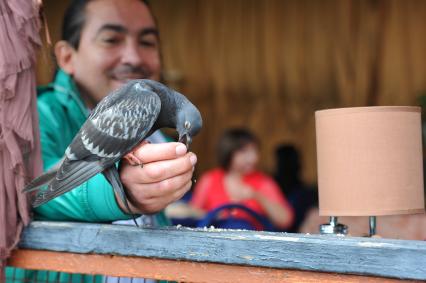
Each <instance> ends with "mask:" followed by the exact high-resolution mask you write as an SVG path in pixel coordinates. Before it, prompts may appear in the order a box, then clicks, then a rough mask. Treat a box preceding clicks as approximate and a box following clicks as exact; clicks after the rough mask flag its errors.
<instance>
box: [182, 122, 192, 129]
mask: <svg viewBox="0 0 426 283" xmlns="http://www.w3.org/2000/svg"><path fill="white" fill-rule="evenodd" d="M184 127H185V129H187V130H188V129H189V128H191V123H190V122H188V121H185V124H184Z"/></svg>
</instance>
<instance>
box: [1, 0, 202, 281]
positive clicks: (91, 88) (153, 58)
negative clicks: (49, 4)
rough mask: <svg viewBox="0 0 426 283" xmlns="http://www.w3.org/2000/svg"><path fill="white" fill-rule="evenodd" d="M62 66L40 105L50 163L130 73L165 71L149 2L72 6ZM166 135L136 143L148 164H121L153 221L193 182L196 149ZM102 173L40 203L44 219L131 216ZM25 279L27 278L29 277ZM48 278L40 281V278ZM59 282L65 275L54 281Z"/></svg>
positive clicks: (135, 203) (156, 75)
mask: <svg viewBox="0 0 426 283" xmlns="http://www.w3.org/2000/svg"><path fill="white" fill-rule="evenodd" d="M55 55H56V59H57V63H58V67H59V69H58V71H57V73H56V76H55V79H54V81H53V82H52V83H51V84H49V85H47V86H45V87H42V88H40V89H39V97H38V110H39V117H40V131H41V143H42V155H43V162H44V169H45V170H48V169H49V168H50V167H52V166H54V165H55V164H57V162H58V161H59V160H60V158H61V157H62V156H63V154H64V152H65V149H66V148H67V146H68V145H69V144H70V143H71V141H72V139H73V137H74V135H75V134H76V133H77V132H78V130H79V129H80V127H81V126H82V124H83V123H84V121H85V120H86V117H87V116H88V114H89V113H90V110H91V109H92V108H93V107H95V106H96V104H97V103H98V102H99V101H100V100H101V99H102V98H103V97H105V96H106V95H107V94H108V93H109V92H111V91H113V90H115V89H116V88H118V87H119V86H121V85H122V84H123V83H124V82H126V81H127V80H130V79H140V78H147V79H152V80H159V79H160V77H161V56H160V41H159V35H158V30H157V26H156V23H155V21H154V18H153V16H152V14H151V11H150V7H149V5H148V4H147V3H146V1H142V0H91V1H90V0H75V1H71V5H70V7H69V9H68V10H67V12H66V14H65V18H64V23H63V30H62V40H60V41H59V42H58V43H57V44H56V45H55ZM155 140H157V141H161V140H164V138H163V137H162V136H161V134H159V133H157V136H156V137H151V141H153V143H150V144H145V145H143V146H141V147H140V148H138V149H137V150H136V151H135V154H136V156H137V157H138V158H139V159H140V160H141V161H142V162H143V164H145V165H144V167H143V168H141V167H140V166H131V165H130V164H128V163H127V162H126V161H122V162H121V165H120V178H121V180H122V183H123V185H124V186H125V189H126V190H127V191H128V193H129V194H130V195H132V199H131V200H129V202H130V203H131V208H132V210H133V211H134V212H136V213H138V214H141V215H153V217H146V218H147V219H151V220H148V221H149V222H150V223H151V224H154V225H165V224H166V223H167V220H166V219H165V217H164V214H163V213H162V212H161V211H162V210H163V209H164V208H165V207H166V206H167V205H168V204H170V203H172V202H174V201H176V200H178V199H179V198H181V197H182V196H183V195H184V194H185V193H186V192H187V191H188V190H189V188H190V186H191V178H192V172H193V167H194V165H195V163H196V161H197V158H196V156H195V154H193V153H191V152H186V147H185V145H183V144H181V143H176V142H169V143H159V144H157V143H155V142H156V141H155ZM125 211H126V210H125V208H124V205H123V204H122V203H120V202H119V201H118V199H117V197H116V196H115V194H114V192H113V190H112V187H111V186H110V184H109V183H108V182H107V181H106V179H105V178H104V177H103V176H102V175H101V174H99V175H96V176H95V177H93V178H91V179H90V180H89V181H87V182H86V183H83V184H82V185H80V186H78V187H77V188H75V189H73V190H71V191H70V192H68V193H66V194H64V195H62V196H60V197H57V198H55V199H53V200H51V201H49V202H48V203H46V204H45V205H42V206H40V207H38V208H36V209H35V217H36V218H37V219H48V220H65V221H66V220H70V221H85V222H112V221H116V220H125V219H130V218H131V216H130V215H128V214H126V213H125ZM11 274H14V277H15V280H11V279H9V280H8V281H7V282H35V281H36V280H43V281H42V282H50V281H49V278H56V279H59V280H60V281H61V282H74V281H75V282H85V281H87V282H93V281H92V280H93V279H95V281H98V280H100V281H101V280H102V278H100V277H96V278H92V277H91V276H83V277H81V276H75V275H74V276H73V277H71V276H70V275H67V274H60V275H58V274H55V275H52V273H50V275H49V274H48V273H46V272H31V271H22V272H12V271H11V269H9V270H8V272H7V275H9V276H10V275H11ZM25 280H26V281H25ZM40 282H41V281H40ZM51 282H59V281H51Z"/></svg>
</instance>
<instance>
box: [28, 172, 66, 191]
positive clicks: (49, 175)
mask: <svg viewBox="0 0 426 283" xmlns="http://www.w3.org/2000/svg"><path fill="white" fill-rule="evenodd" d="M57 172H58V168H52V169H50V170H49V171H47V172H46V173H44V174H43V175H40V176H39V177H37V178H35V179H34V180H32V181H31V182H30V183H29V184H28V185H26V186H25V188H24V189H23V190H22V192H23V193H29V192H33V191H36V190H38V189H39V188H40V187H41V186H44V185H46V184H48V183H50V182H51V181H52V180H53V179H54V178H55V176H56V173H57Z"/></svg>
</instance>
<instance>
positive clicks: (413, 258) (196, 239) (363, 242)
mask: <svg viewBox="0 0 426 283" xmlns="http://www.w3.org/2000/svg"><path fill="white" fill-rule="evenodd" d="M20 247H21V248H24V249H38V250H51V251H66V252H72V253H95V254H115V255H123V256H137V257H146V258H157V259H171V260H185V261H193V262H211V263H221V264H233V265H248V266H256V267H268V268H279V269H296V270H305V271H321V272H332V273H342V274H359V275H372V276H380V277H390V278H399V279H414V280H426V242H423V241H406V240H391V239H379V238H355V237H338V236H320V235H302V234H286V233H270V232H255V231H237V230H221V229H189V228H176V227H169V228H137V227H134V226H120V225H102V224H84V223H69V222H66V223H65V222H33V223H31V224H30V226H29V227H28V228H26V229H25V230H24V233H23V235H22V240H21V242H20Z"/></svg>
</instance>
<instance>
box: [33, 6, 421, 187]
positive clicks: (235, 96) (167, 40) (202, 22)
mask: <svg viewBox="0 0 426 283" xmlns="http://www.w3.org/2000/svg"><path fill="white" fill-rule="evenodd" d="M150 2H151V4H152V6H153V10H154V14H155V15H156V17H157V19H158V23H159V28H160V36H161V38H162V52H163V57H164V67H165V68H164V70H165V71H164V77H165V80H166V82H167V84H169V85H170V86H172V87H174V88H176V89H178V90H180V91H181V92H182V93H184V94H185V95H187V96H188V97H189V98H190V100H192V101H193V102H194V104H195V105H197V107H198V108H199V109H200V111H201V112H202V115H203V119H204V128H203V130H202V132H201V134H200V135H199V136H197V137H196V138H195V139H194V144H193V147H192V150H193V151H194V152H195V153H196V154H197V155H198V159H199V162H198V165H197V171H198V173H199V174H200V173H202V172H204V171H205V170H207V169H210V168H212V167H213V166H214V165H216V158H215V157H216V154H215V146H216V142H217V139H218V137H219V136H220V134H221V133H222V132H223V130H224V129H227V128H229V127H236V126H243V127H246V128H248V129H250V130H251V131H252V132H253V133H255V134H256V135H257V136H258V137H259V139H260V141H261V160H260V167H261V169H262V170H264V171H266V172H270V173H271V174H272V173H273V172H274V170H275V155H274V154H275V153H274V152H275V149H276V148H277V146H278V145H281V144H292V145H294V146H295V147H296V148H297V149H298V150H300V153H301V158H302V161H301V163H302V168H303V171H302V178H303V181H304V182H305V183H307V184H315V182H316V153H315V122H314V112H315V111H316V110H319V109H325V108H335V107H347V106H367V105H368V106H373V105H419V104H420V103H421V96H422V95H423V94H426V37H425V36H424V34H425V28H426V17H425V15H426V1H422V0H404V1H403V0H357V1H350V0H345V1H341V0H262V1H260V0H214V1H212V0H179V1H176V0H151V1H150ZM44 3H45V11H46V16H47V21H48V26H49V29H50V33H51V36H52V41H53V42H55V41H56V40H57V39H58V38H59V34H60V28H61V21H62V15H63V11H64V9H65V7H66V6H67V3H68V1H54V0H44ZM38 67H39V70H38V82H39V83H40V84H44V83H47V82H49V81H50V80H51V78H52V76H53V71H54V68H55V67H54V63H53V61H52V56H51V55H50V53H49V50H46V49H45V50H43V51H42V52H40V59H39V64H38Z"/></svg>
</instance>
